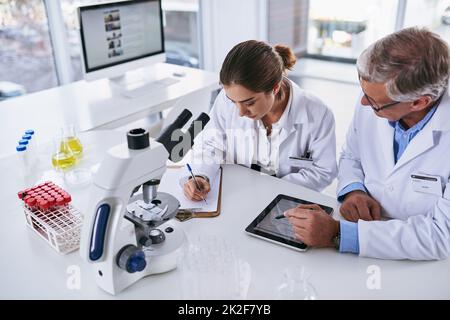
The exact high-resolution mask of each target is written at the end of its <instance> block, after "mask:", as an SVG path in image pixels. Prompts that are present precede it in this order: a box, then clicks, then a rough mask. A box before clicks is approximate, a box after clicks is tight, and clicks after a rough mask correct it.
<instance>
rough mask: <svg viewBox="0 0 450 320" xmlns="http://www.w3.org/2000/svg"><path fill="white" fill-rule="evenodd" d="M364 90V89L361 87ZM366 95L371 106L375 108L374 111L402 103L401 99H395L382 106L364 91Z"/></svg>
mask: <svg viewBox="0 0 450 320" xmlns="http://www.w3.org/2000/svg"><path fill="white" fill-rule="evenodd" d="M361 90H362V89H361ZM363 94H364V97H365V98H366V99H367V101H368V102H369V105H370V107H371V108H372V109H373V110H374V111H377V112H378V111H381V110H383V109H386V108H389V107H392V106H395V105H396V104H399V103H401V101H394V102H391V103H388V104H385V105H382V106H378V104H377V103H376V102H375V101H374V100H373V99H372V98H371V97H369V96H368V95H367V94H366V93H365V92H364V91H363Z"/></svg>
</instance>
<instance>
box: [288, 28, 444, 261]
mask: <svg viewBox="0 0 450 320" xmlns="http://www.w3.org/2000/svg"><path fill="white" fill-rule="evenodd" d="M357 69H358V73H359V80H360V84H361V89H362V94H361V97H360V99H359V101H358V104H357V106H356V110H355V113H354V116H353V120H352V123H351V125H350V128H349V130H348V132H347V141H346V144H345V146H344V148H343V151H342V154H341V158H340V161H339V176H338V188H337V192H338V200H339V201H341V202H342V205H341V208H340V212H341V214H342V216H343V217H344V218H345V220H341V221H340V222H339V221H336V220H334V219H333V218H331V217H330V216H328V215H327V214H326V213H325V212H323V211H322V210H321V209H320V207H318V206H300V207H297V208H294V209H291V210H288V211H286V212H285V215H286V216H287V217H288V218H289V221H290V223H291V224H292V225H293V228H294V231H295V233H296V236H297V237H298V238H299V239H300V240H301V241H303V242H304V243H306V244H307V245H310V246H313V247H327V246H335V247H336V248H337V249H338V250H339V251H340V252H352V253H355V254H359V255H360V256H365V257H373V258H381V259H411V260H438V259H445V258H447V257H448V255H449V254H450V181H449V178H450V96H449V92H448V84H449V74H450V57H449V48H448V45H447V44H446V42H444V41H443V40H442V39H441V38H440V37H439V36H438V35H436V34H434V33H432V32H430V31H428V30H426V29H419V28H408V29H403V30H401V31H398V32H396V33H393V34H390V35H388V36H386V37H384V38H382V39H380V40H378V41H377V42H375V43H374V44H372V45H371V46H369V47H368V48H367V49H366V50H365V51H364V52H363V53H362V54H361V55H360V57H359V58H358V61H357Z"/></svg>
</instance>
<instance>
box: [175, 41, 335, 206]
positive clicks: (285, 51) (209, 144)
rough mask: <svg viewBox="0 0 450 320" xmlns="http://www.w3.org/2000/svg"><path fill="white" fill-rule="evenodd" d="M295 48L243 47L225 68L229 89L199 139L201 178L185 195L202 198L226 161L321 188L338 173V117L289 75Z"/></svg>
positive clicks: (196, 157) (196, 162) (196, 163)
mask: <svg viewBox="0 0 450 320" xmlns="http://www.w3.org/2000/svg"><path fill="white" fill-rule="evenodd" d="M295 62H296V58H295V55H294V54H293V52H292V50H291V49H290V48H289V47H286V46H282V45H276V46H275V47H271V46H270V45H268V44H266V43H264V42H260V41H255V40H250V41H245V42H242V43H239V44H238V45H236V46H235V47H234V48H233V49H232V50H231V51H230V52H229V53H228V55H227V56H226V58H225V61H224V62H223V65H222V69H221V70H220V82H221V84H222V86H223V90H221V92H220V93H219V95H218V96H217V98H216V100H215V103H214V106H213V108H212V110H211V113H210V117H211V120H210V122H209V123H208V124H207V126H206V127H205V130H204V131H203V132H202V133H201V134H200V135H199V136H198V137H197V138H196V142H195V146H194V150H193V162H192V165H191V167H192V170H193V172H194V174H195V175H196V176H197V177H196V180H197V182H198V184H199V187H200V189H201V190H199V188H197V187H196V184H195V181H193V180H192V179H188V180H187V181H186V180H185V181H186V182H185V183H184V184H183V189H184V193H185V195H186V197H188V198H189V199H192V200H198V201H200V200H202V198H203V197H204V196H206V194H207V193H208V192H209V191H210V183H209V182H210V181H209V180H210V179H211V178H213V177H215V176H216V173H217V170H218V168H219V165H220V164H223V163H235V164H240V165H244V166H246V167H249V168H252V169H255V170H259V171H261V172H265V173H268V174H271V175H274V176H276V177H279V178H281V179H284V180H287V181H290V182H293V183H296V184H300V185H302V186H304V187H307V188H310V189H314V190H317V191H320V190H322V189H323V188H325V187H326V186H328V185H329V184H330V183H331V182H332V181H333V179H334V178H335V177H336V175H337V165H336V141H335V140H336V138H335V131H334V128H335V125H334V117H333V114H332V113H331V111H330V110H329V109H328V108H327V106H325V104H324V103H323V102H322V101H320V100H319V99H318V98H317V97H315V96H313V95H312V94H310V93H308V92H306V91H304V90H302V89H301V88H300V87H299V86H298V85H296V84H295V83H294V82H292V81H291V80H289V79H288V78H286V71H287V70H291V69H292V67H293V66H294V64H295Z"/></svg>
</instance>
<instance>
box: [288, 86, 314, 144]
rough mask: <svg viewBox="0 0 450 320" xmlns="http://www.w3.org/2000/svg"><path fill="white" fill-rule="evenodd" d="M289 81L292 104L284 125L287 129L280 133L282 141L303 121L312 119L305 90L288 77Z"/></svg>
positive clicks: (306, 121)
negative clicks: (307, 106)
mask: <svg viewBox="0 0 450 320" xmlns="http://www.w3.org/2000/svg"><path fill="white" fill-rule="evenodd" d="M288 81H289V84H290V86H291V92H290V98H289V101H290V104H291V106H290V110H289V114H287V117H286V122H285V125H284V129H285V130H283V131H282V132H281V134H280V139H281V140H280V142H281V143H282V142H283V141H284V140H286V139H287V138H288V137H289V136H290V135H291V134H292V133H293V132H294V131H295V130H296V126H298V125H301V124H303V123H308V122H310V119H312V118H311V117H310V116H309V115H308V109H307V108H306V103H308V102H307V100H306V99H305V94H306V93H305V91H304V90H303V89H301V88H300V87H299V86H298V85H297V84H296V83H294V82H293V81H292V80H290V79H288Z"/></svg>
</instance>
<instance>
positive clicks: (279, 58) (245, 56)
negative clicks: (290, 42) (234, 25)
mask: <svg viewBox="0 0 450 320" xmlns="http://www.w3.org/2000/svg"><path fill="white" fill-rule="evenodd" d="M296 61H297V58H296V57H295V55H294V53H293V52H292V50H291V48H289V47H287V46H284V45H280V44H278V45H275V46H274V47H272V46H270V45H268V44H267V43H265V42H262V41H256V40H248V41H244V42H241V43H239V44H237V45H236V46H234V47H233V49H231V51H230V52H228V54H227V56H226V57H225V60H224V62H223V64H222V69H221V70H220V82H221V84H222V85H231V84H238V85H241V86H243V87H245V88H247V89H248V90H251V91H254V92H269V91H271V90H272V89H273V88H274V87H275V85H276V84H277V83H279V82H280V81H281V80H282V79H283V75H284V74H285V73H286V70H291V69H292V67H293V66H294V65H295V62H296ZM282 84H283V85H282V86H281V90H280V91H279V93H278V94H277V99H281V98H282V96H283V91H284V87H285V86H286V84H285V83H284V81H283V83H282Z"/></svg>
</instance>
